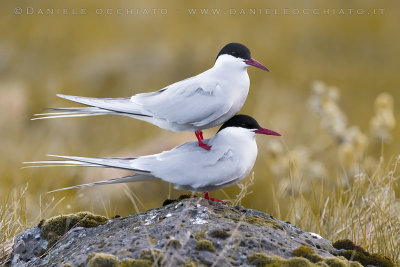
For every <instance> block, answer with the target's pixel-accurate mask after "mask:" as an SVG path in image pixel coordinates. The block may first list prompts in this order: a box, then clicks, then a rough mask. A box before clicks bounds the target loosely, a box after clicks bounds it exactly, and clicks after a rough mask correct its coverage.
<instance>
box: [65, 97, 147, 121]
mask: <svg viewBox="0 0 400 267" xmlns="http://www.w3.org/2000/svg"><path fill="white" fill-rule="evenodd" d="M57 96H58V97H61V98H64V99H67V100H70V101H73V102H76V103H80V104H83V105H87V106H91V107H97V108H100V109H104V110H108V111H114V112H121V113H128V114H131V115H138V116H148V117H151V115H152V114H150V113H149V112H148V111H146V110H145V109H144V108H143V107H142V106H141V105H140V104H138V103H135V102H132V101H131V98H129V97H128V98H92V97H81V96H71V95H61V94H58V95H57Z"/></svg>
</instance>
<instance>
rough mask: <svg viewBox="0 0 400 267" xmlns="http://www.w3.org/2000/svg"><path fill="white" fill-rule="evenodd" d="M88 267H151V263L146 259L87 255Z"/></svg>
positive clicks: (96, 254)
mask: <svg viewBox="0 0 400 267" xmlns="http://www.w3.org/2000/svg"><path fill="white" fill-rule="evenodd" d="M86 262H87V266H88V267H151V266H153V262H152V261H150V260H146V259H131V258H126V259H124V260H120V259H118V258H117V257H116V256H114V255H111V254H105V253H92V254H89V256H88V258H87V260H86Z"/></svg>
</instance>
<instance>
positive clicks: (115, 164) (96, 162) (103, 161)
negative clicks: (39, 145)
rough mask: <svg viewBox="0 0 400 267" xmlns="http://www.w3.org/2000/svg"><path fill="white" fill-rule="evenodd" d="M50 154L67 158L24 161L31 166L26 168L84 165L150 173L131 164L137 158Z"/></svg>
mask: <svg viewBox="0 0 400 267" xmlns="http://www.w3.org/2000/svg"><path fill="white" fill-rule="evenodd" d="M48 156H51V157H56V158H63V159H67V160H48V161H31V162H24V164H30V166H26V167H24V168H34V167H52V166H83V167H103V168H116V169H124V170H129V171H134V172H137V173H141V174H149V173H150V171H148V170H140V169H135V168H133V167H132V166H131V164H132V161H134V160H135V159H136V158H86V157H73V156H58V155H48Z"/></svg>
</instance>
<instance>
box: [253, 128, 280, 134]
mask: <svg viewBox="0 0 400 267" xmlns="http://www.w3.org/2000/svg"><path fill="white" fill-rule="evenodd" d="M254 132H255V133H256V134H265V135H276V136H282V135H281V134H280V133H277V132H274V131H272V130H269V129H265V128H261V129H257V130H255V131H254Z"/></svg>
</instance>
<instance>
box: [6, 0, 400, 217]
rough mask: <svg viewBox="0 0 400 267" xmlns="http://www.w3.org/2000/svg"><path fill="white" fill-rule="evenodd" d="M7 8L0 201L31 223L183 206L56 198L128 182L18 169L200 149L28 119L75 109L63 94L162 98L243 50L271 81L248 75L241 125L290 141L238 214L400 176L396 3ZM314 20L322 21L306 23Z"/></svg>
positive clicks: (271, 149) (271, 159)
mask: <svg viewBox="0 0 400 267" xmlns="http://www.w3.org/2000/svg"><path fill="white" fill-rule="evenodd" d="M1 6H2V7H1V10H0V15H1V20H2V23H1V24H0V94H1V95H0V127H1V139H0V150H1V162H0V194H1V196H2V199H4V203H5V202H7V200H8V199H10V198H11V197H12V196H13V195H16V194H17V195H18V194H24V196H25V198H24V199H25V202H24V203H23V205H25V206H26V214H25V215H24V216H26V217H27V218H37V217H40V216H50V215H55V214H62V213H70V212H75V211H81V210H90V211H93V212H95V213H100V214H106V215H108V216H113V215H116V214H119V215H122V216H123V215H127V214H131V213H135V209H134V206H133V204H132V201H131V197H132V195H134V196H135V197H134V198H135V199H136V201H137V202H138V203H139V204H138V207H139V210H141V211H144V210H146V209H148V208H155V207H159V206H160V205H161V204H162V202H163V201H164V200H165V199H167V198H174V197H175V198H176V197H177V196H179V195H180V194H182V193H185V191H177V190H174V189H173V188H172V187H171V186H170V185H169V184H167V183H163V182H148V183H135V184H129V185H128V186H129V187H124V186H121V185H111V186H99V187H94V188H84V189H80V190H70V191H64V192H59V193H54V194H46V192H47V191H50V190H53V189H57V188H61V187H67V186H72V185H76V184H81V183H87V182H92V181H98V180H103V179H109V178H115V177H119V176H123V175H125V174H126V173H125V172H124V171H118V170H107V169H99V170H97V169H94V168H78V167H76V168H73V167H71V168H68V167H65V168H64V167H58V168H43V169H39V168H35V169H21V167H22V162H24V161H36V160H46V159H48V158H47V157H46V154H58V155H76V156H88V157H96V156H109V157H112V156H116V157H123V156H130V157H132V156H140V155H145V154H150V153H158V152H160V151H163V150H167V149H170V148H172V147H174V146H176V145H178V144H181V143H183V142H186V141H194V140H195V138H194V135H193V134H192V133H172V132H167V131H164V130H161V129H159V128H157V127H155V126H153V125H150V124H148V123H145V122H141V121H137V120H133V119H130V118H125V117H112V116H101V117H88V118H67V119H55V120H41V121H31V120H30V119H31V118H32V116H33V114H35V113H41V112H43V108H46V107H70V106H74V104H71V103H69V102H68V101H65V100H62V99H59V98H57V97H56V94H57V93H62V94H71V95H79V96H90V97H128V96H131V95H133V94H136V93H141V92H151V91H155V90H158V89H161V88H163V87H164V86H166V85H169V84H171V83H173V82H176V81H178V80H182V79H184V78H187V77H190V76H193V75H196V74H198V73H200V72H202V71H204V70H206V69H208V68H210V67H211V66H212V65H213V64H214V61H215V57H216V56H217V54H218V52H219V50H220V49H221V48H222V47H223V46H224V45H225V44H227V43H229V42H240V43H243V44H245V45H246V46H248V47H249V48H250V50H251V51H252V57H254V58H255V59H257V60H258V61H260V62H261V63H263V64H264V65H265V66H267V67H268V68H269V69H270V70H271V72H270V73H267V72H263V71H260V70H258V69H256V68H249V69H248V73H249V76H250V80H251V86H250V92H249V95H248V98H247V101H246V103H245V105H244V107H243V109H242V111H241V113H244V114H249V115H252V116H253V117H255V118H256V119H257V120H258V121H259V122H260V124H261V125H263V126H265V127H267V128H270V129H273V130H275V131H277V132H280V133H282V134H283V137H282V138H277V137H269V136H262V137H258V139H257V142H258V148H259V155H258V159H257V162H256V165H255V167H254V180H253V181H251V179H250V177H249V178H247V179H246V180H245V181H244V182H245V183H247V184H249V183H251V182H252V183H253V184H252V185H249V186H248V188H247V192H248V193H250V192H252V193H251V194H248V195H247V196H246V197H245V198H244V199H242V200H241V204H242V205H244V206H246V207H248V208H253V209H258V210H261V211H264V212H269V213H271V214H274V215H278V216H279V215H281V216H282V217H284V216H283V215H282V214H285V213H288V212H289V210H288V207H287V206H285V201H286V200H287V198H288V197H296V196H298V195H304V196H307V195H310V194H312V191H313V189H314V188H315V187H318V186H319V185H323V186H324V188H325V191H329V190H330V189H332V190H333V188H334V187H335V185H336V184H337V182H338V181H340V183H342V184H345V185H346V184H351V183H352V181H353V180H354V179H355V177H364V176H365V175H368V174H370V173H373V172H374V170H376V168H377V166H378V164H379V162H380V160H381V158H383V159H385V160H386V162H388V168H391V166H392V165H391V162H392V163H393V161H390V160H392V159H394V158H395V157H397V156H398V155H399V152H400V142H399V138H398V137H399V134H400V127H398V126H397V127H396V119H397V121H398V120H400V116H399V114H400V90H399V89H400V86H399V85H400V81H399V78H398V77H399V76H398V72H399V69H400V68H399V67H400V53H399V41H400V37H399V32H400V23H399V18H400V8H399V6H400V2H398V1H364V0H363V1H329V2H325V3H323V2H321V1H316V0H315V1H311V0H310V1H302V2H301V3H293V2H292V1H279V2H278V1H251V0H250V1H236V0H235V1H229V3H228V2H223V1H208V0H203V1H201V2H198V3H191V2H189V1H176V0H171V1H132V0H131V1H122V0H121V1H113V2H112V3H111V2H110V1H105V0H98V1H94V2H90V3H89V2H88V1H86V2H85V3H82V2H81V1H75V0H70V1H50V0H49V1H46V0H15V1H2V3H1ZM18 8H21V9H18ZM285 8H287V10H286V11H285V10H284V9H285ZM314 8H315V9H316V10H319V11H318V12H319V14H308V15H307V14H304V13H307V12H310V13H312V12H313V9H314ZM48 9H50V11H49V10H48ZM82 9H84V10H85V11H82ZM127 9H128V10H130V11H128V12H131V13H133V14H129V13H128V14H126V12H127ZM218 9H220V14H213V12H214V13H216V12H218V11H216V10H218ZM251 9H255V11H256V14H252V13H251V12H252V11H251ZM266 9H269V11H266ZM304 9H309V11H304ZM349 9H352V11H350V10H349ZM51 10H53V11H52V12H54V13H53V14H49V12H51ZM205 10H207V11H208V14H205V12H206V11H205ZM213 10H214V11H213ZM360 10H361V11H360ZM194 12H196V13H195V14H194ZM260 12H261V14H260ZM266 12H270V13H271V14H269V15H268V14H265V13H266ZM285 12H286V13H288V14H286V15H285V14H284V13H285ZM298 12H300V14H298ZM303 12H304V13H303ZM314 12H316V11H314ZM357 12H358V14H357ZM107 13H109V14H107ZM118 13H121V14H118ZM146 13H147V14H146ZM202 13H203V14H202ZM275 13H276V14H275ZM327 13H329V14H327ZM216 131H217V129H210V130H206V131H205V136H206V137H211V136H213V135H214V134H215V132H216ZM128 191H131V192H130V193H129V192H128ZM239 192H240V188H239V187H238V186H233V187H231V188H226V189H224V190H223V191H222V190H219V191H216V192H212V193H211V195H212V196H213V197H216V198H220V199H235V198H236V195H237V194H238V193H239ZM397 192H398V191H397ZM314 193H315V191H314ZM319 197H321V198H323V196H319ZM277 203H280V204H279V205H278V204H277ZM50 206H52V208H51V209H48V210H46V207H50ZM277 207H278V208H277ZM278 209H279V210H278ZM45 210H46V215H42V212H44V211H45ZM32 222H33V223H35V222H37V221H35V220H33V221H32Z"/></svg>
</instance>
